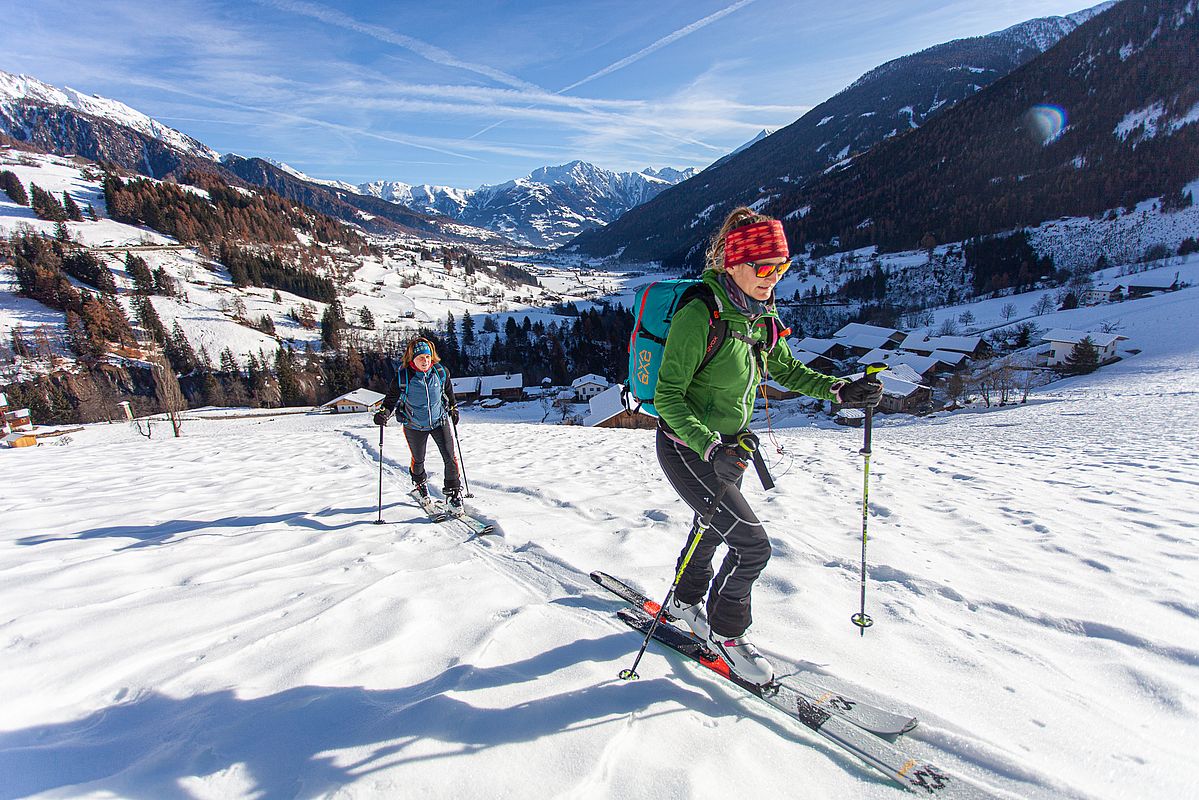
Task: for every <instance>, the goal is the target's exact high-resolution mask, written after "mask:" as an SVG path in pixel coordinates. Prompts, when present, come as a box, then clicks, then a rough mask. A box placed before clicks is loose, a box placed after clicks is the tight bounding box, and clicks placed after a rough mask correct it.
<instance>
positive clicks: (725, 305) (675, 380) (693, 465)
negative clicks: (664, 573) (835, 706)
mask: <svg viewBox="0 0 1199 800" xmlns="http://www.w3.org/2000/svg"><path fill="white" fill-rule="evenodd" d="M789 266H790V260H789V253H788V249H787V239H786V237H785V236H784V234H783V228H782V224H781V223H779V221H778V220H774V219H771V218H769V217H765V216H762V215H760V214H756V213H754V212H753V211H751V210H750V209H748V208H738V209H736V210H734V211H733V212H732V213H731V214H730V215H729V216H728V218H727V219H726V220H725V222H724V225H723V226H722V227H721V229H720V232H719V233H718V234H717V235H716V236H715V237H714V238H713V240H712V243H711V245H710V246H709V248H708V252H707V264H706V267H707V268H706V270H705V272H704V275H703V280H704V282H705V283H706V284H707V285H708V286H709V287H710V288H711V289H712V292H713V293H714V294H715V296H716V304H717V307H718V309H719V318H720V319H721V320H723V321H724V322H725V323H727V325H728V335H727V337H726V338H725V341H724V343H723V345H721V347H720V349H719V350H718V351H717V354H716V356H715V357H714V358H712V360H711V361H710V362H709V363H708V364H707V366H705V367H704V368H703V370H701V371H699V372H698V373H697V372H696V370H697V369H698V368H699V365H700V362H701V360H702V359H703V357H704V355H705V349H706V347H707V344H708V340H709V335H708V334H709V326H710V325H711V324H713V317H712V314H711V313H710V312H709V310H708V308H707V306H706V305H704V303H697V302H691V303H688V304H687V305H685V306H684V307H683V308H681V309H679V310H678V311H677V312H675V315H674V318H673V319H672V321H671V323H670V332H669V334H668V335H667V338H666V347H665V350H664V351H663V356H662V365H661V368H660V370H659V372H658V383H657V387H656V389H655V392H654V405H655V407H656V408H657V410H658V414H659V427H658V437H657V454H658V463H660V464H661V465H662V469H663V470H664V471H665V473H666V477H667V479H668V480H669V481H670V483H671V485H672V486H673V487H674V489H675V491H677V492H678V493H679V495H680V496H681V497H682V498H683V500H684V501H685V502H686V503H687V505H689V506H691V508H692V509H693V510H694V511H695V518H696V522H697V523H698V521H699V518H700V516H701V514H703V513H704V512H706V511H707V510H708V508H709V506H710V504H711V502H712V500H713V499H714V498H715V496H716V494H717V491H718V490H719V489H720V487H722V486H723V487H724V495H723V498H722V500H721V502H720V507H719V508H718V509H717V512H716V514H715V515H714V516H713V518H712V522H711V525H710V527H709V528H708V529H707V531H706V535H704V534H703V533H701V532H700V531H699V526H698V524H696V525H695V526H693V527H692V531H691V534H690V536H689V537H688V541H687V544H686V545H685V546H684V547H683V551H682V553H680V555H679V561H678V564H677V565H676V570H677V569H678V567H680V566H682V563H683V557H684V554H685V553H686V552H687V550H688V549H689V548H690V546H691V539H692V538H694V537H695V536H697V535H698V536H700V537H701V538H700V542H699V544H698V545H697V547H696V550H695V552H694V553H693V555H692V557H691V560H690V561H689V562H688V564H687V568H686V570H684V572H683V574H682V576H681V578H680V580H679V583H678V586H677V588H676V589H675V591H674V593H673V596H672V597H671V600H670V603H669V605H668V608H667V610H668V611H669V612H670V613H671V614H673V615H674V616H676V617H678V618H680V619H683V620H685V621H686V622H687V624H688V625H689V626H690V627H691V629H692V631H693V632H694V633H695V634H696V635H697V636H699V637H700V638H703V639H706V640H707V642H708V645H709V647H711V648H712V649H713V650H714V651H715V652H717V653H718V654H719V655H721V656H723V657H724V658H725V660H726V661H727V662H728V663H729V666H730V667H731V668H732V669H733V671H734V672H736V673H737V674H739V675H740V676H741V677H743V678H745V679H747V680H749V681H752V682H754V683H759V684H762V683H768V682H770V681H771V680H773V678H774V670H773V667H772V666H771V665H770V662H769V661H767V660H766V659H765V658H764V657H763V656H762V655H761V654H760V653H759V652H758V650H757V649H756V648H755V647H754V646H753V645H752V644H751V643H750V642H749V640H748V639H747V638H746V636H745V632H746V629H747V628H748V627H749V625H750V623H751V622H752V616H751V614H750V594H751V591H752V589H753V584H754V581H755V580H757V578H758V575H760V574H761V572H762V569H763V568H764V567H765V566H766V562H767V560H768V559H769V558H770V540H769V539H768V538H767V536H766V530H765V529H764V528H763V527H762V524H761V522H759V521H758V518H757V517H756V516H755V515H754V512H753V510H752V509H750V507H749V505H748V504H747V503H746V501H745V497H744V496H743V495H742V494H741V488H740V487H741V479H742V477H743V476H744V473H745V468H746V467H747V466H748V464H749V458H750V454H751V452H752V450H754V449H756V447H757V439H756V437H754V435H753V433H752V432H750V431H749V422H750V417H751V416H752V414H753V409H754V395H755V394H756V392H757V390H758V387H759V386H760V385H761V384H762V383H764V382H765V381H766V380H768V379H770V380H774V381H777V382H778V383H780V384H782V385H783V386H785V387H787V388H788V389H791V390H793V391H797V392H801V393H803V394H806V395H809V396H811V397H818V398H820V399H822V400H834V401H837V402H840V403H843V404H845V405H859V406H862V405H869V406H873V405H877V404H878V401H879V399H880V398H881V396H882V384H881V382H879V380H878V379H877V378H876V377H874V376H869V377H863V378H861V379H859V380H857V381H853V382H847V381H844V380H840V379H838V378H835V377H833V376H831V375H824V374H822V373H819V372H816V371H815V370H812V369H809V368H808V367H806V366H804V365H803V364H801V363H799V362H798V361H796V360H795V358H794V357H793V356H792V355H791V351H790V349H789V348H788V347H787V343H786V342H785V341H783V336H784V335H785V334H786V333H788V331H786V330H784V328H783V325H782V323H781V322H780V321H779V318H778V314H777V313H776V312H775V308H774V287H775V284H776V283H778V280H779V278H780V277H781V276H782V274H783V273H784V272H786V270H787V268H788V267H789ZM721 543H723V544H725V545H726V546H727V547H728V553H727V555H726V556H725V559H724V562H723V563H722V564H721V567H720V570H719V571H718V572H716V573H715V575H713V566H712V560H713V556H714V555H715V553H716V548H717V547H718V546H719V545H720V544H721ZM705 597H706V603H705Z"/></svg>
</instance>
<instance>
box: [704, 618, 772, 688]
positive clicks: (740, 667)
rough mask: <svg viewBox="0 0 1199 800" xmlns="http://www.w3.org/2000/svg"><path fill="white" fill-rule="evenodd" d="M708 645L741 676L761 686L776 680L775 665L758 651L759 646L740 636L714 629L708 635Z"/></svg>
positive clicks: (743, 635)
mask: <svg viewBox="0 0 1199 800" xmlns="http://www.w3.org/2000/svg"><path fill="white" fill-rule="evenodd" d="M708 647H710V648H712V650H713V652H715V653H716V655H718V656H720V657H721V658H723V659H724V660H725V663H727V664H728V665H729V668H730V669H732V670H733V672H735V673H737V675H739V676H740V677H742V678H744V679H745V680H747V681H749V682H750V683H756V684H758V685H759V686H764V685H766V684H769V683H770V682H771V681H773V680H774V667H773V666H771V664H770V662H769V661H767V660H766V658H765V657H764V656H763V655H762V654H761V653H759V652H758V648H756V647H754V646H753V643H752V642H750V641H749V640H748V639H746V638H745V634H744V633H743V634H741V635H740V636H719V635H717V634H716V633H715V632H714V631H713V632H712V633H710V634H709V635H708Z"/></svg>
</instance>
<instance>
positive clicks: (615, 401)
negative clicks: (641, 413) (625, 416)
mask: <svg viewBox="0 0 1199 800" xmlns="http://www.w3.org/2000/svg"><path fill="white" fill-rule="evenodd" d="M621 388H622V387H621V385H620V384H619V383H617V384H613V385H612V386H609V387H608V388H607V389H605V390H604V391H602V392H600V393H599V394H597V395H596V396H595V397H593V398H591V399H590V400H588V401H587V407H588V408H589V409H590V410H589V411H588V412H587V416H585V417H583V424H584V425H587V426H595V425H599V424H600V423H601V422H604V421H605V420H609V419H612V417H615V416H616V415H617V414H619V413H620V412H621V411H624V410H625V408H624V403H622V402H621V400H620V390H621Z"/></svg>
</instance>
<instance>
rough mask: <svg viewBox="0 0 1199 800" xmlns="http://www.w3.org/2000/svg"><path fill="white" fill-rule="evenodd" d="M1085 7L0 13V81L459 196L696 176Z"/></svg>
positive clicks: (74, 4)
mask: <svg viewBox="0 0 1199 800" xmlns="http://www.w3.org/2000/svg"><path fill="white" fill-rule="evenodd" d="M1089 5H1093V3H1088V2H1087V0H723V1H722V0H716V1H714V2H713V1H709V0H641V1H640V2H638V1H637V0H604V1H603V2H595V1H592V0H577V2H573V3H570V2H556V3H554V2H539V1H535V0H509V1H508V2H487V1H486V0H465V1H463V2H459V0H443V1H442V2H437V3H428V2H408V0H400V1H397V2H358V1H356V0H236V1H235V2H226V1H225V0H158V1H157V2H148V1H147V0H97V2H87V3H81V2H78V1H77V0H34V2H28V1H26V2H19V0H3V2H0V19H2V20H4V22H5V24H3V25H0V69H2V70H5V71H8V72H15V73H24V74H27V75H30V76H32V77H35V78H39V79H41V80H43V81H46V82H47V83H51V84H53V85H56V86H70V87H72V88H74V89H77V90H79V91H83V92H87V93H94V94H99V95H102V96H104V97H110V98H113V99H116V100H120V101H121V102H124V103H126V104H128V105H130V106H132V107H134V108H136V109H137V110H139V111H141V112H143V113H145V114H148V115H150V116H152V117H154V118H156V119H158V120H160V121H162V122H164V123H166V124H168V125H171V126H172V127H174V128H177V129H179V130H181V131H183V132H185V133H187V134H189V135H191V136H194V137H195V138H197V139H199V140H200V141H202V142H204V143H205V144H208V145H209V146H211V147H213V148H215V149H216V150H218V151H220V152H222V153H224V152H236V153H240V154H242V155H247V156H262V157H266V158H273V159H276V160H279V161H285V162H287V163H288V164H290V165H292V166H293V167H295V168H297V169H300V170H302V171H304V172H306V173H308V174H309V175H312V176H314V177H318V178H326V179H341V180H346V181H350V182H352V183H361V182H364V181H369V180H376V179H386V180H401V181H405V182H407V183H413V184H417V183H432V184H437V185H448V186H456V187H462V188H474V187H476V186H479V185H481V184H485V183H500V182H503V181H506V180H510V179H512V178H516V177H519V176H522V175H525V174H528V173H529V172H530V171H532V170H533V169H536V168H537V167H541V166H546V165H553V164H562V163H565V162H567V161H570V160H573V159H576V158H578V159H582V160H585V161H591V162H593V163H595V164H598V165H599V166H601V167H605V168H608V169H615V170H632V169H641V168H644V167H665V166H672V167H680V168H681V167H687V166H697V167H699V166H704V165H706V164H709V163H711V162H712V161H714V160H716V159H717V158H719V157H720V156H722V155H724V154H725V153H727V152H729V151H730V150H732V149H734V148H736V147H738V146H739V145H741V144H742V143H744V142H745V141H747V140H749V139H751V138H753V136H754V135H756V134H757V132H758V131H760V130H761V129H763V128H770V129H776V128H779V127H782V126H784V125H786V124H788V123H790V122H793V121H794V120H795V119H797V118H798V117H800V116H802V115H803V114H804V113H805V112H806V111H807V110H808V109H810V108H811V107H812V106H814V105H816V104H818V103H820V102H821V101H823V100H826V99H827V98H828V97H830V96H831V95H833V94H835V93H836V92H838V91H840V90H841V89H843V88H844V87H846V86H847V85H849V84H850V83H852V82H853V81H854V80H855V79H856V78H857V77H858V76H860V75H861V74H862V73H864V72H866V71H868V70H869V69H871V68H873V67H875V66H877V65H879V64H881V63H883V62H885V61H888V60H890V59H892V58H896V57H899V56H902V55H906V54H908V53H912V52H916V51H918V50H922V49H924V48H926V47H929V46H931V45H934V44H939V43H941V42H945V41H949V40H951V39H957V38H961V37H965V36H977V35H982V34H986V33H991V32H993V31H996V30H1000V29H1003V28H1006V27H1008V26H1009V25H1013V24H1016V23H1018V22H1022V21H1024V20H1026V19H1031V18H1034V17H1042V16H1052V15H1064V14H1069V13H1072V12H1074V11H1078V10H1081V9H1082V8H1086V7H1088V6H1089Z"/></svg>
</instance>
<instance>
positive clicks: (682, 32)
mask: <svg viewBox="0 0 1199 800" xmlns="http://www.w3.org/2000/svg"><path fill="white" fill-rule="evenodd" d="M753 1H754V0H738V2H736V3H733V4H732V5H731V6H729V7H728V8H722V9H721V10H720V11H716V12H714V13H712V14H709V15H708V16H706V17H704V18H703V19H701V20H698V21H696V22H693V23H691V24H690V25H686V26H684V27H682V28H679V29H678V30H677V31H675V32H674V33H671V34H668V35H666V36H663V37H662V38H661V39H659V40H658V41H656V42H654V43H653V44H651V45H649V46H647V47H643V48H641V49H640V50H638V51H637V52H636V53H633V55H631V56H627V57H625V58H622V59H620V61H617V62H616V63H614V64H609V65H608V66H606V67H604V68H603V69H601V70H600V71H599V72H594V73H592V74H590V75H588V76H587V77H586V78H583V79H582V80H579V81H575V82H574V83H572V84H571V85H570V86H567V87H566V88H564V89H559V90H558V91H557V92H556V94H562V93H563V92H569V91H570V90H571V89H574V88H575V87H578V86H582V85H583V84H584V83H588V82H590V81H593V80H595V79H596V78H602V77H603V76H605V75H610V74H612V73H613V72H616V70H618V69H623V68H625V67H627V66H628V65H629V64H632V63H634V62H636V61H640V60H641V59H643V58H645V57H646V56H648V55H649V54H650V53H652V52H654V51H655V50H661V49H662V48H663V47H665V46H666V45H668V44H670V43H671V42H675V41H678V40H679V39H682V38H683V37H684V36H686V35H687V34H689V33H694V32H695V31H698V30H699V29H700V28H704V27H707V26H708V25H711V24H712V23H713V22H715V21H716V20H718V19H721V18H723V17H727V16H728V15H729V14H732V13H733V12H734V11H738V10H740V9H742V8H744V7H745V6H747V5H749V4H750V3H752V2H753Z"/></svg>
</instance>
